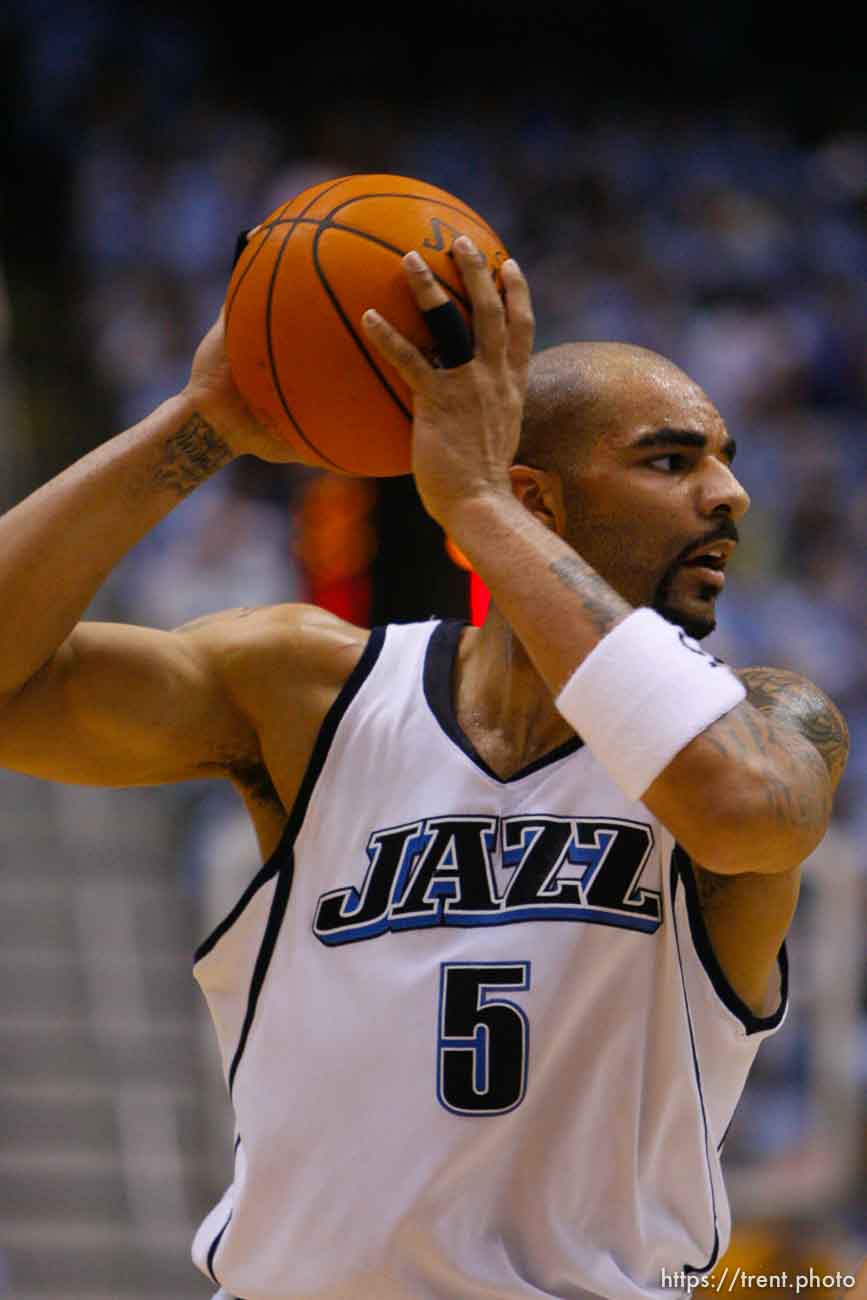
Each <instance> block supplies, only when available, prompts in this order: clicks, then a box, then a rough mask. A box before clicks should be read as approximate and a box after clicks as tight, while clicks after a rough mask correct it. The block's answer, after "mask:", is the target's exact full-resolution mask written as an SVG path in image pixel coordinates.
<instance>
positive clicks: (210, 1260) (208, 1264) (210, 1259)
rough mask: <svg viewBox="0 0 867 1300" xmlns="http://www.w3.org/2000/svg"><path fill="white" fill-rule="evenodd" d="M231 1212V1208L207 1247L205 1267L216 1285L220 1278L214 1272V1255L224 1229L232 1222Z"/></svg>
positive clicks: (218, 1284)
mask: <svg viewBox="0 0 867 1300" xmlns="http://www.w3.org/2000/svg"><path fill="white" fill-rule="evenodd" d="M233 1213H234V1211H233V1210H230V1211H229V1217H228V1219H227V1220H226V1222H225V1223H224V1224H223V1226H222V1228H221V1229H220V1231H219V1232H218V1233H217V1235H216V1237H215V1238H214V1240H213V1241H212V1242H211V1245H210V1248H209V1250H208V1258H207V1261H206V1267H207V1270H208V1272H209V1273H210V1275H211V1277H212V1278H213V1279H214V1281H215V1282H216V1284H217V1286H220V1285H221V1283H220V1279H219V1278H218V1277H217V1275H216V1273H215V1272H214V1256H215V1255H216V1253H217V1250H218V1248H219V1245H220V1242H221V1241H222V1240H223V1233H224V1232H225V1231H226V1229H227V1228H228V1226H229V1224H230V1223H231V1222H232V1215H233Z"/></svg>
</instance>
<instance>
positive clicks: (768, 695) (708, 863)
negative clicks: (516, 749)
mask: <svg viewBox="0 0 867 1300" xmlns="http://www.w3.org/2000/svg"><path fill="white" fill-rule="evenodd" d="M450 533H451V535H452V536H453V537H455V539H456V541H457V543H458V545H459V546H460V547H461V550H462V551H463V552H464V554H465V555H466V556H468V558H469V559H470V561H471V562H472V563H473V565H474V567H475V568H476V569H477V571H478V572H479V574H480V575H481V577H482V578H483V580H484V581H485V582H486V583H487V585H488V586H489V587H490V589H491V592H492V595H493V598H494V600H495V601H496V603H497V606H498V608H499V609H500V611H501V612H502V614H503V615H504V617H505V618H506V619H508V621H509V623H510V624H511V625H512V627H513V628H514V629H515V632H516V634H517V635H518V636H519V638H520V639H521V641H522V643H523V644H524V646H525V648H526V650H527V653H528V654H529V655H530V657H531V659H532V660H533V662H534V663H535V665H536V667H537V669H538V670H539V672H540V674H541V675H542V677H543V678H544V680H545V681H546V682H547V684H548V686H549V688H550V690H551V692H552V694H556V693H557V692H559V690H560V689H561V687H562V686H563V683H564V682H565V681H566V680H567V678H568V677H569V675H570V673H571V672H572V671H573V669H574V668H575V667H576V666H577V665H578V664H579V663H581V662H582V661H583V660H584V658H586V656H587V655H588V654H589V653H590V651H591V650H592V649H593V647H594V646H595V645H597V644H598V642H599V641H600V640H601V639H602V637H603V636H605V635H606V633H607V632H609V631H610V630H611V629H612V628H613V627H614V626H615V625H616V624H617V623H618V622H620V620H621V619H623V618H624V617H626V615H627V614H629V612H630V610H631V606H630V605H629V604H628V603H627V602H626V601H624V600H623V599H622V598H621V597H620V596H619V595H617V593H616V592H615V591H613V589H612V588H611V587H610V586H608V584H607V583H606V582H605V581H604V580H603V579H602V578H601V577H600V575H599V574H598V573H596V572H595V571H594V570H593V569H592V568H591V567H590V566H589V565H588V564H586V563H585V561H584V560H582V559H581V557H580V556H578V555H577V554H576V553H575V552H574V551H573V550H572V548H571V547H570V546H569V545H568V544H567V543H566V542H565V541H563V539H562V538H560V537H558V536H557V535H556V534H555V533H552V532H551V531H550V530H549V529H547V528H546V527H545V526H544V525H543V524H542V523H541V522H539V521H538V520H537V519H536V518H534V517H533V516H532V515H531V514H530V513H529V512H528V511H527V510H526V509H524V507H523V506H522V505H521V504H520V503H519V502H518V501H517V500H516V499H515V498H514V497H507V496H506V495H505V494H502V493H500V494H496V495H495V496H490V497H488V498H484V497H479V498H476V499H474V500H472V501H469V502H467V503H466V504H465V505H463V506H462V508H461V510H460V512H455V514H454V516H453V518H452V520H451V521H450ZM743 678H744V682H745V684H746V685H747V688H748V692H749V695H748V698H747V699H746V700H745V701H744V702H743V703H742V704H740V705H738V706H737V708H735V709H733V710H732V711H731V712H730V713H728V714H726V715H725V717H723V718H721V719H720V720H719V721H718V722H715V723H714V724H713V725H712V726H710V727H709V728H708V729H707V730H706V731H704V732H702V733H701V735H699V736H697V737H696V738H695V739H694V740H693V741H692V742H691V743H690V744H688V745H687V746H685V748H684V749H682V750H681V751H680V753H679V754H677V755H676V756H675V758H674V759H673V760H672V762H671V763H669V765H668V766H667V767H666V768H665V770H664V771H663V772H662V773H661V774H660V776H659V777H658V778H657V779H656V781H654V783H653V784H652V785H651V786H650V788H649V790H647V791H646V792H645V794H644V796H643V802H644V803H645V804H646V805H647V807H649V808H650V810H651V811H652V812H653V813H655V814H656V815H657V816H658V817H659V819H660V821H662V822H663V824H664V825H666V826H667V827H668V828H669V829H670V830H671V832H672V834H673V835H674V836H675V838H676V839H677V840H678V841H679V842H680V843H681V844H683V846H684V848H685V849H686V850H687V852H688V853H689V854H690V856H691V857H692V858H693V859H694V861H696V862H701V863H702V864H703V865H704V866H705V867H706V868H707V869H708V870H709V871H712V872H720V873H723V874H728V873H735V874H736V873H739V872H756V871H758V872H783V871H788V870H790V869H791V868H792V867H794V866H796V865H797V864H798V863H799V862H802V861H803V860H804V858H806V857H807V856H808V855H809V854H810V853H811V852H812V850H813V849H814V848H815V847H816V845H817V844H818V843H819V841H820V840H821V839H822V837H823V835H824V833H825V831H826V829H827V826H828V821H829V818H830V814H831V803H832V795H833V790H834V784H835V782H836V781H837V780H839V777H840V775H841V773H842V770H843V767H844V766H845V758H846V751H847V736H846V726H845V722H844V721H843V718H842V717H841V715H840V713H839V711H838V710H837V709H836V708H835V706H834V705H833V704H832V702H831V701H830V700H829V699H828V698H827V696H825V695H824V694H823V692H822V691H820V690H819V689H818V688H817V687H815V686H813V685H812V684H811V683H810V682H807V681H805V680H804V679H803V678H801V677H798V676H797V674H794V673H785V672H782V671H780V670H775V669H771V668H750V669H747V670H746V671H745V673H744V674H743Z"/></svg>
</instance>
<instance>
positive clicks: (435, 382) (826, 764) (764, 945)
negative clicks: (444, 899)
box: [365, 239, 848, 1012]
mask: <svg viewBox="0 0 867 1300" xmlns="http://www.w3.org/2000/svg"><path fill="white" fill-rule="evenodd" d="M455 255H456V257H457V259H458V261H459V264H460V266H461V270H462V273H463V275H464V279H465V282H466V284H467V287H468V289H469V291H470V294H471V297H472V301H473V313H474V315H473V320H474V326H475V331H476V355H475V357H474V359H473V360H472V361H471V362H469V363H468V364H466V365H464V366H461V367H459V368H457V369H455V370H450V371H442V370H436V369H434V368H433V367H431V366H430V365H429V364H428V363H427V361H426V360H425V359H424V358H423V357H422V356H421V355H420V354H419V353H418V352H417V350H416V349H415V348H413V346H412V345H411V344H410V343H409V342H408V341H407V340H406V339H404V338H402V337H401V336H400V335H399V334H398V333H397V332H396V331H395V330H394V329H393V328H392V327H391V326H389V325H388V323H387V322H385V321H383V320H381V319H380V318H379V317H378V316H376V314H375V313H368V314H367V316H366V317H365V328H366V329H367V332H368V336H369V338H370V340H371V342H372V343H373V344H374V346H376V347H377V348H378V349H379V350H380V352H381V353H382V355H383V356H384V357H385V358H386V359H387V360H389V361H390V362H391V364H393V365H394V366H395V367H396V368H397V370H398V371H399V373H400V374H401V375H402V377H403V378H404V379H405V380H406V382H407V383H408V384H409V386H410V387H411V389H412V390H413V394H414V424H413V430H414V442H413V451H414V472H415V475H416V482H417V484H418V488H419V492H420V494H421V496H422V500H423V501H424V503H425V506H426V508H427V509H428V511H429V512H430V513H431V514H432V515H433V516H434V518H436V519H438V520H439V522H440V523H441V524H442V526H443V527H444V529H445V530H446V531H447V532H448V534H449V536H451V537H452V538H454V540H455V542H456V544H457V545H458V546H459V547H460V549H461V551H462V552H463V553H464V555H466V556H467V557H468V559H469V560H470V562H471V563H472V564H473V566H474V567H475V568H476V570H477V572H478V573H479V574H480V576H481V577H482V579H483V580H484V581H485V582H486V584H487V586H488V587H489V589H490V590H491V594H492V600H493V602H494V605H495V607H496V611H497V613H496V614H495V615H494V616H493V617H492V618H489V620H488V622H487V623H486V625H485V628H484V629H483V630H482V633H481V634H480V635H479V637H478V638H477V641H476V649H475V654H476V656H477V659H476V664H475V665H474V664H473V662H472V653H473V651H472V650H468V651H467V657H466V658H465V660H464V666H465V671H466V672H467V674H468V675H469V677H470V680H471V681H472V674H473V672H474V670H475V672H476V677H475V690H474V691H473V688H472V687H470V691H471V693H472V694H473V711H474V716H475V719H476V725H478V726H484V724H485V721H488V722H490V723H492V724H493V726H494V729H495V731H496V728H497V727H498V725H501V719H502V712H501V710H500V706H499V703H498V692H497V689H496V688H495V687H494V686H493V684H492V682H493V681H496V678H494V679H492V678H491V677H490V676H489V675H488V674H489V673H490V672H491V670H492V669H493V668H496V667H497V666H498V665H500V666H502V664H503V662H504V661H505V655H504V652H503V649H502V647H503V645H504V644H505V642H506V634H505V633H504V630H503V624H508V626H509V628H510V632H509V634H508V637H509V638H511V637H512V634H513V633H514V636H515V637H516V638H517V640H518V641H519V642H520V644H521V645H522V646H523V647H524V650H525V652H526V656H527V659H528V660H529V661H530V663H531V664H532V666H533V668H535V670H536V674H537V677H538V679H539V681H535V682H534V678H533V674H532V673H531V672H526V673H524V675H523V677H522V678H521V680H522V682H523V691H522V695H521V697H520V699H519V698H518V697H517V696H516V695H513V696H512V698H511V701H510V703H511V704H512V705H513V706H515V707H516V714H517V717H519V718H520V717H522V716H523V717H524V718H527V719H532V728H533V729H535V735H536V736H537V737H538V736H539V735H541V734H543V733H544V732H545V730H546V729H548V731H547V734H548V735H550V736H551V737H552V739H553V737H555V736H557V735H562V731H561V730H559V728H560V727H561V725H562V724H561V723H558V722H557V720H556V718H554V716H553V713H552V710H553V698H554V697H555V696H556V694H557V693H558V692H559V690H560V689H561V687H562V686H563V684H564V682H565V681H566V680H567V679H568V677H569V676H570V675H571V673H572V672H573V671H574V669H575V668H576V667H577V665H578V664H580V663H581V662H582V660H583V659H584V658H585V657H586V655H587V654H589V652H590V651H591V650H592V649H593V647H594V646H595V645H596V644H598V642H599V640H600V639H601V638H602V637H603V636H605V635H606V633H607V632H609V631H610V630H611V629H612V628H613V627H614V626H616V624H617V623H618V622H619V621H620V620H621V619H622V618H624V617H625V616H626V615H627V614H628V613H629V611H630V610H631V609H632V608H633V607H634V606H635V605H636V604H639V603H647V604H654V603H656V602H657V598H658V597H659V596H660V593H662V594H663V595H664V600H665V602H666V603H667V606H668V609H669V610H670V612H671V613H672V614H677V615H678V616H679V621H686V620H687V619H689V620H691V621H692V622H693V624H694V626H696V625H697V626H698V627H699V629H700V628H701V625H702V624H703V625H704V627H703V630H704V631H709V630H711V628H712V626H713V622H714V618H713V604H714V600H715V596H714V590H718V589H719V574H718V572H716V573H710V574H708V573H707V571H706V569H702V568H701V567H699V568H692V567H689V565H688V564H687V561H688V560H689V559H691V558H694V557H695V556H697V555H698V554H699V552H701V551H703V550H704V549H705V547H708V546H710V545H711V544H712V543H713V544H715V545H716V547H717V550H719V549H720V548H722V547H725V548H727V549H728V550H729V551H730V548H731V543H732V541H733V539H734V537H735V536H736V523H737V520H738V519H740V518H741V517H742V516H743V514H744V513H745V511H746V509H747V507H748V504H749V499H748V497H747V495H746V493H745V492H744V490H743V489H742V487H741V486H740V484H739V483H738V481H737V479H736V478H735V477H734V475H733V473H732V470H731V460H732V455H733V446H732V443H731V439H730V438H729V435H728V433H727V431H726V429H725V426H724V424H723V422H722V420H721V418H720V416H719V414H718V412H717V411H716V409H715V408H714V407H713V405H712V404H711V403H710V402H709V400H708V399H707V397H706V396H705V394H704V393H703V392H702V391H701V390H700V389H699V388H698V387H697V385H695V384H694V383H693V382H692V381H691V380H689V379H688V378H687V377H686V376H684V375H683V374H682V372H679V371H677V368H676V367H673V366H672V365H671V363H669V362H665V361H664V360H663V359H661V358H656V357H654V355H653V354H647V353H643V350H642V349H634V348H623V347H622V346H619V345H613V346H612V345H602V352H603V354H604V357H605V359H607V362H608V363H609V364H608V373H607V375H606V376H605V377H599V378H597V379H596V380H595V381H594V382H595V383H596V388H597V395H599V394H600V393H601V397H602V401H601V406H602V418H601V420H600V421H599V425H600V427H599V428H598V429H596V430H594V431H593V432H594V434H595V436H594V438H593V443H594V448H593V455H592V457H591V458H588V459H587V460H586V461H585V462H584V463H583V464H582V463H581V458H580V457H579V463H578V464H577V465H573V466H570V467H564V466H563V464H562V461H561V464H560V466H559V467H558V468H555V469H554V470H553V471H552V470H545V469H542V470H539V469H538V468H537V467H535V466H523V465H521V464H515V456H516V454H517V451H518V447H519V442H520V426H521V412H522V409H523V401H524V393H525V388H526V375H527V366H528V361H529V354H530V348H531V346H532V333H533V322H532V312H531V308H530V301H529V292H528V289H527V286H526V282H525V281H524V279H523V277H522V276H521V274H520V271H519V270H518V268H517V267H516V266H515V264H514V263H511V262H508V263H506V264H504V266H503V268H502V276H503V281H504V284H505V289H506V294H505V303H503V302H502V301H501V300H500V298H499V296H498V294H497V293H496V290H495V289H494V287H493V285H492V284H491V281H490V278H489V276H488V274H487V270H486V267H485V265H484V260H483V259H482V258H480V257H479V255H478V254H477V253H476V251H475V249H474V248H473V247H472V245H471V244H470V243H469V241H467V240H463V239H459V240H458V241H457V242H456V245H455ZM405 264H406V269H407V274H408V277H409V280H410V283H411V285H412V286H413V289H414V292H415V294H416V300H417V302H418V304H419V306H420V307H421V308H422V309H423V310H426V309H430V308H431V307H434V306H436V305H437V304H438V302H440V301H441V300H442V297H443V291H442V289H441V288H440V286H439V285H438V284H437V283H436V281H435V280H434V279H433V277H432V276H431V275H430V272H429V271H428V270H427V268H426V266H425V264H424V262H423V260H422V259H421V258H419V257H418V256H417V255H409V256H408V257H407V258H406V259H405ZM576 346H577V347H578V354H579V355H582V363H583V362H584V361H585V359H586V362H587V364H589V365H590V366H591V367H592V360H593V358H592V355H591V354H588V353H583V354H581V345H576ZM594 346H596V345H591V353H592V348H593V347H594ZM642 353H643V355H642ZM543 355H544V354H543ZM601 369H602V367H601V366H600V367H597V376H598V375H599V372H600V371H601ZM618 372H619V373H618ZM612 374H613V376H614V380H613V383H612ZM492 386H493V387H495V388H496V389H498V391H499V401H498V402H493V401H491V400H490V396H489V393H490V388H491V387H492ZM615 387H616V388H617V389H618V391H617V394H616V397H615V395H614V389H615ZM588 409H589V411H590V413H591V415H592V413H593V411H594V404H593V403H592V402H591V403H590V404H589V407H588V404H585V406H584V410H585V413H586V411H587V410H588ZM464 412H467V413H468V414H469V416H470V418H469V419H467V420H464V419H462V418H461V415H462V414H463V413H464ZM609 421H610V423H608V422H609ZM606 424H608V428H607V429H606V428H605V425H606ZM585 441H586V440H585ZM567 499H568V500H571V501H572V502H575V501H577V502H578V503H579V505H581V504H583V506H584V509H583V510H581V509H579V510H577V511H576V510H575V509H574V507H573V508H572V509H567ZM570 543H571V545H570ZM575 547H578V548H579V550H580V554H579V553H578V550H576V549H575ZM591 557H592V559H594V560H595V561H596V563H597V564H598V565H599V567H600V570H601V571H602V572H599V571H597V570H596V569H595V568H594V567H593V563H592V562H588V560H590V559H591ZM724 558H727V556H726V557H724ZM602 573H604V578H603V577H602ZM684 616H685V617H684ZM498 620H499V622H498ZM696 620H697V621H698V622H697V624H696ZM484 656H487V662H485V658H484ZM517 660H518V656H516V655H515V653H514V650H513V649H510V654H509V662H510V664H512V665H514V664H515V663H516V662H517ZM792 678H793V680H790V681H788V682H787V683H786V684H785V686H784V687H783V689H779V687H780V679H779V677H778V676H776V675H775V674H774V670H770V669H768V670H751V676H750V680H749V681H748V683H747V685H748V689H749V691H750V694H749V695H748V698H747V700H745V701H744V702H743V703H742V704H740V705H738V706H737V708H735V709H733V710H732V711H731V713H729V714H727V715H726V716H725V717H723V718H721V719H720V720H719V721H718V722H716V723H714V724H713V725H712V726H711V727H709V728H708V729H707V730H706V731H705V732H703V733H702V734H700V735H699V736H697V737H696V738H695V739H694V740H693V741H692V742H691V743H690V744H688V745H687V746H685V747H684V748H683V749H682V750H681V751H680V753H679V754H677V755H676V756H675V758H674V759H673V760H672V762H671V763H670V764H669V765H668V767H667V768H666V769H665V770H664V771H663V772H662V773H661V774H660V775H659V777H658V778H657V779H656V780H655V781H654V783H653V784H652V785H651V787H650V788H649V790H647V791H646V792H645V794H644V796H643V802H644V803H645V804H646V806H647V807H648V808H649V809H650V810H651V811H652V812H653V813H654V814H655V815H656V816H658V817H659V819H660V820H661V821H662V822H663V824H664V825H666V826H667V827H668V828H669V829H670V830H671V831H672V833H673V834H674V835H675V837H676V839H677V840H678V841H679V843H680V844H681V845H683V846H684V848H685V849H686V850H687V852H688V853H689V855H690V857H691V859H692V861H693V863H696V864H698V863H700V864H702V865H701V866H700V867H696V875H697V877H698V879H699V884H700V898H701V899H702V903H703V910H704V916H705V920H706V922H707V924H708V929H709V932H710V938H711V942H712V944H713V946H714V949H715V951H716V953H717V956H718V958H719V960H720V963H721V965H722V966H723V970H724V971H725V973H726V975H727V976H728V978H729V980H730V982H731V983H732V985H733V987H734V988H735V990H736V991H737V992H738V993H740V995H741V997H742V998H743V999H744V1000H745V1001H746V1002H747V1003H748V1005H750V1006H751V1007H752V1009H753V1010H755V1011H758V1012H761V1011H762V1010H763V1009H765V1008H766V1007H767V1006H768V1005H769V1004H770V1003H771V1002H772V1001H773V998H774V994H775V990H774V987H773V975H774V966H775V962H776V954H777V952H778V950H779V946H780V943H781V941H782V938H783V937H784V935H785V932H786V929H787V927H788V924H789V921H790V920H791V916H792V913H793V910H794V906H795V902H796V900H797V892H798V887H799V867H800V864H801V863H802V862H803V861H804V859H805V858H806V857H807V856H808V855H809V854H810V852H811V851H812V850H813V849H814V848H815V847H816V846H817V844H818V843H819V842H820V841H821V839H822V837H823V836H824V834H825V831H826V829H827V826H828V821H829V818H830V813H831V797H832V793H833V790H834V788H835V785H836V782H837V781H838V780H839V776H840V773H841V771H842V767H843V765H844V763H845V756H846V752H847V748H848V738H847V733H846V727H845V722H844V721H843V719H842V717H841V716H840V714H839V712H838V711H837V710H836V708H835V707H834V705H833V704H832V703H831V701H830V700H828V699H827V697H826V696H824V694H823V693H822V692H820V691H819V690H818V689H817V688H816V687H814V686H812V684H811V683H807V682H805V681H804V680H803V679H801V678H797V677H795V676H794V675H792ZM514 680H515V679H514V677H513V678H512V682H513V683H514ZM772 681H773V682H774V683H775V688H774V692H773V695H774V705H773V707H769V703H768V686H769V683H770V682H772ZM485 683H488V690H487V694H486V692H485ZM540 683H541V684H544V687H545V688H547V699H546V694H545V692H543V691H542V689H541V685H540ZM460 691H461V687H460V686H459V687H458V692H459V694H458V700H459V703H460ZM805 699H808V700H809V701H810V704H809V705H808V706H807V705H805ZM486 704H487V711H485V705H486ZM459 716H461V715H460V712H459ZM524 735H525V743H526V744H528V745H531V744H532V736H533V730H532V729H531V726H530V725H528V726H527V727H526V728H525V732H524ZM817 735H821V736H822V738H823V740H822V743H820V744H817V743H816V737H817ZM477 745H478V740H477ZM480 748H481V750H482V752H483V753H484V752H485V750H484V743H482V745H481V746H480ZM708 875H712V876H714V877H720V878H722V879H724V881H725V883H724V884H720V885H718V886H717V888H715V889H710V888H709V887H708V884H707V879H706V877H707V876H708ZM711 900H713V902H712V905H711Z"/></svg>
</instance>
